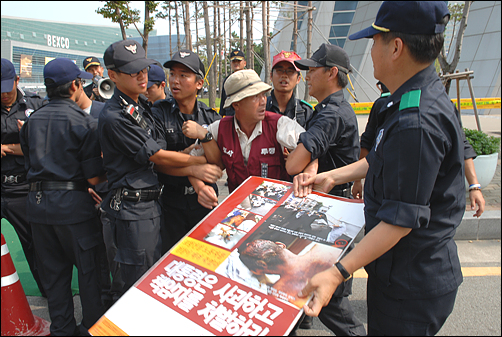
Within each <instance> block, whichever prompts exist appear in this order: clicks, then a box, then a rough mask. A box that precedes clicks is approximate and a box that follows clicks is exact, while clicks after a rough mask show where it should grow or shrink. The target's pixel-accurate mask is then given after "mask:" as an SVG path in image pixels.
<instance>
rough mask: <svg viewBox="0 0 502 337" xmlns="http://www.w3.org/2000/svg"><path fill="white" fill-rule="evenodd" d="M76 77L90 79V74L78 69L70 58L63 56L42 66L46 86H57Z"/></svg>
mask: <svg viewBox="0 0 502 337" xmlns="http://www.w3.org/2000/svg"><path fill="white" fill-rule="evenodd" d="M76 78H82V79H87V80H90V79H91V78H92V74H91V73H88V72H86V71H82V70H80V69H79V67H78V66H77V65H76V64H75V63H74V62H73V61H72V60H70V59H67V58H63V57H61V58H57V59H54V60H52V61H50V62H49V63H47V64H46V65H45V67H44V83H45V86H46V87H47V88H56V87H59V86H60V85H63V84H66V83H68V82H71V81H73V80H75V79H76Z"/></svg>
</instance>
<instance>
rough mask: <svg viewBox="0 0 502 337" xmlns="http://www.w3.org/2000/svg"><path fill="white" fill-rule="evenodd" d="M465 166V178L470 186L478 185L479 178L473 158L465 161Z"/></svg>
mask: <svg viewBox="0 0 502 337" xmlns="http://www.w3.org/2000/svg"><path fill="white" fill-rule="evenodd" d="M464 164H465V178H466V179H467V182H468V183H469V185H472V184H478V183H479V182H478V177H477V176H476V169H475V168H474V161H473V160H472V158H469V159H466V160H464Z"/></svg>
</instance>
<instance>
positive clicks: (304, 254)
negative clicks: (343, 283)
mask: <svg viewBox="0 0 502 337" xmlns="http://www.w3.org/2000/svg"><path fill="white" fill-rule="evenodd" d="M253 236H254V235H253ZM342 251H343V250H342V249H340V248H335V247H331V246H327V245H323V244H318V243H314V242H309V241H308V240H304V239H296V240H295V242H294V243H293V244H291V245H289V246H287V245H286V244H285V243H283V242H274V241H270V240H264V239H248V240H246V241H245V242H244V243H243V244H241V245H240V246H239V247H238V249H235V250H234V251H233V252H232V253H231V254H230V256H229V257H228V258H227V259H226V260H225V262H224V263H222V265H220V266H219V267H218V268H217V269H216V272H217V273H219V274H220V275H223V276H226V277H228V278H231V279H233V280H235V281H238V282H241V283H243V284H246V285H247V286H249V287H251V288H253V289H255V290H258V291H261V292H262V293H266V294H269V295H272V296H275V297H277V298H279V299H281V300H283V301H285V302H287V303H290V304H292V305H294V306H296V307H298V308H301V307H302V306H303V304H305V303H306V301H307V300H308V299H306V298H299V297H298V296H297V294H298V292H299V291H300V290H301V289H302V288H303V287H304V286H305V284H306V283H307V280H308V279H309V278H311V277H312V276H314V275H315V274H317V273H319V272H321V271H323V270H326V269H328V268H330V267H331V266H333V264H334V263H335V262H336V261H337V260H338V258H339V257H340V255H341V253H342Z"/></svg>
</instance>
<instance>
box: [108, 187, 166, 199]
mask: <svg viewBox="0 0 502 337" xmlns="http://www.w3.org/2000/svg"><path fill="white" fill-rule="evenodd" d="M119 190H120V189H115V190H113V191H112V194H113V195H117V192H119ZM121 190H122V193H120V194H121V196H122V199H123V200H127V201H151V200H157V199H159V197H160V195H161V194H162V189H160V190H130V189H128V188H122V189H121Z"/></svg>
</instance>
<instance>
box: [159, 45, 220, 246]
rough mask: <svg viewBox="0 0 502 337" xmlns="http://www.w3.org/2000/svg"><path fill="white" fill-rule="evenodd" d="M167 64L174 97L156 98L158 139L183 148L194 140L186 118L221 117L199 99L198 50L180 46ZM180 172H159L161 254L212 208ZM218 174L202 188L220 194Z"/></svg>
mask: <svg viewBox="0 0 502 337" xmlns="http://www.w3.org/2000/svg"><path fill="white" fill-rule="evenodd" d="M164 67H166V68H169V87H170V88H171V92H172V94H173V98H170V99H167V100H161V101H157V102H156V103H155V104H154V106H153V108H152V111H153V113H154V117H155V119H156V122H157V127H158V130H157V131H158V135H159V137H158V141H159V143H160V144H161V147H162V148H163V149H166V150H171V151H183V150H185V149H187V148H189V147H190V146H192V145H193V144H194V143H195V140H193V139H190V138H188V137H186V136H185V135H184V134H183V131H182V126H183V123H184V122H185V121H188V120H191V121H195V122H196V123H198V124H200V125H203V126H207V125H209V124H211V123H212V122H214V121H216V120H219V119H221V117H220V116H219V115H218V113H217V112H216V111H214V110H213V109H210V108H208V107H207V106H206V105H205V104H204V103H203V102H200V101H198V100H197V94H198V92H200V90H202V85H203V84H204V74H205V69H204V64H203V63H202V61H201V60H200V58H199V56H198V55H197V54H195V53H193V52H192V51H190V50H180V51H178V52H176V53H175V54H174V55H173V57H172V59H171V60H170V61H167V62H166V63H164ZM206 166H207V165H206ZM213 169H214V170H216V171H217V172H218V174H219V176H221V170H220V169H219V168H217V167H216V166H215V165H214V166H213ZM175 175H178V176H175ZM179 175H181V173H179V174H177V173H174V172H173V174H172V175H166V174H162V173H161V174H160V175H159V180H160V182H161V183H162V184H163V185H164V191H165V193H164V194H163V196H162V207H163V210H164V224H163V227H162V229H161V234H162V254H164V253H166V252H167V251H168V250H169V249H170V248H171V247H172V246H173V245H174V244H176V243H177V242H178V241H179V240H180V239H181V238H183V236H185V235H186V234H187V233H188V232H189V231H190V230H191V229H192V228H193V227H194V226H195V225H196V224H197V223H198V222H199V221H200V220H202V219H203V218H204V217H205V216H206V215H207V214H208V213H209V211H210V210H209V209H207V208H205V207H204V206H202V205H201V204H199V202H198V200H197V199H198V195H199V194H200V193H201V192H202V191H200V190H199V189H198V188H197V189H195V187H194V186H192V185H191V183H190V181H189V179H188V177H186V175H188V174H183V175H185V176H179ZM219 176H215V178H216V179H213V180H211V181H209V182H210V183H212V184H210V186H208V185H204V186H202V188H203V189H206V188H207V189H209V190H210V191H209V192H210V193H212V194H215V195H217V194H218V187H217V186H216V184H215V182H216V180H217V178H219ZM202 193H203V192H202Z"/></svg>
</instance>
